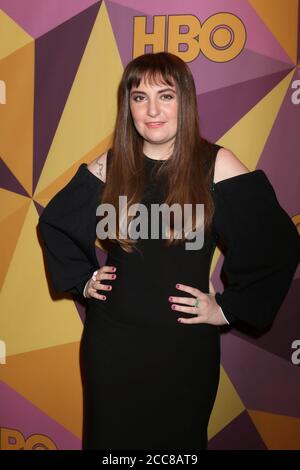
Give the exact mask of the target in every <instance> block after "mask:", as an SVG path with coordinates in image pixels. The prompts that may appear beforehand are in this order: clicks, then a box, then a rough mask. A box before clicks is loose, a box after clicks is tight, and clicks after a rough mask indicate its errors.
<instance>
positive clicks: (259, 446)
mask: <svg viewBox="0 0 300 470" xmlns="http://www.w3.org/2000/svg"><path fill="white" fill-rule="evenodd" d="M208 450H267V447H266V445H265V443H264V441H263V440H262V438H261V436H260V434H259V433H258V431H257V429H256V427H255V426H254V424H253V421H252V419H251V418H250V416H249V414H248V412H247V411H246V410H245V411H243V413H241V414H240V415H238V416H237V417H236V418H235V419H234V420H233V421H231V422H230V423H229V424H228V425H227V426H226V427H225V428H224V429H222V431H220V432H219V433H218V434H217V435H216V436H214V437H213V438H212V439H210V440H209V442H208Z"/></svg>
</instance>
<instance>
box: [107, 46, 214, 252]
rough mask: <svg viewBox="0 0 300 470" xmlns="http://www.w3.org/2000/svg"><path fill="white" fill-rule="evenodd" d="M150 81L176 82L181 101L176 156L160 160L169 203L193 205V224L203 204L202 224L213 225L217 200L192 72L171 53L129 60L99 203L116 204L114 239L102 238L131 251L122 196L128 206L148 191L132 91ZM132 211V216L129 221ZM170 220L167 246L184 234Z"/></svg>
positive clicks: (119, 93) (183, 239)
mask: <svg viewBox="0 0 300 470" xmlns="http://www.w3.org/2000/svg"><path fill="white" fill-rule="evenodd" d="M143 78H144V79H145V81H148V83H150V84H152V83H164V84H168V85H170V86H175V88H176V93H177V100H178V108H177V109H178V117H177V133H176V137H175V141H174V147H173V153H172V155H171V156H170V157H169V158H168V159H167V160H166V161H165V162H163V163H162V164H160V167H159V170H158V173H159V174H163V175H164V176H165V180H164V181H165V184H166V194H167V196H166V199H165V201H164V202H165V203H166V204H168V205H169V206H171V205H172V204H173V203H178V204H180V205H181V207H182V209H183V204H192V205H193V206H192V207H193V217H192V221H193V223H192V227H193V230H195V227H196V223H195V222H196V220H195V214H194V204H196V203H202V204H204V229H205V231H208V230H209V229H210V228H211V224H212V218H213V210H214V205H213V199H212V196H211V193H210V190H209V182H210V181H211V175H212V172H213V166H212V165H211V162H210V159H209V142H208V141H207V140H206V139H204V138H203V137H201V135H200V130H199V119H198V110H197V97H196V89H195V83H194V79H193V76H192V74H191V72H190V69H189V67H188V66H187V64H186V63H185V62H184V61H183V60H181V59H180V58H179V57H178V56H176V55H174V54H171V53H168V52H158V53H149V54H144V55H141V56H139V57H137V58H135V59H134V60H132V61H131V62H129V63H128V64H127V66H126V68H125V70H124V72H123V75H122V79H121V82H120V84H119V88H118V113H117V118H116V123H115V130H114V137H113V143H112V147H111V152H112V158H111V161H110V162H109V166H108V165H107V175H106V184H105V188H104V190H103V193H102V197H101V202H102V203H110V204H112V205H113V206H114V207H115V209H116V215H117V220H116V238H115V239H111V238H110V239H105V240H101V245H102V247H104V249H107V250H108V249H109V245H110V243H119V245H120V246H121V247H122V248H123V249H124V250H125V251H127V252H132V251H133V248H134V245H135V244H136V240H133V239H131V238H127V239H124V238H119V234H120V232H119V224H118V218H119V211H118V201H119V200H118V197H119V195H126V196H127V201H128V203H127V211H128V207H129V206H130V205H131V204H135V203H139V202H140V201H141V198H142V195H143V190H144V181H145V179H144V175H145V173H144V165H145V161H144V158H143V138H142V137H141V136H140V135H139V133H138V132H137V130H136V128H135V126H134V122H133V119H132V116H131V111H130V101H129V100H130V91H131V88H132V87H138V86H139V84H140V82H141V80H142V79H143ZM132 218H133V216H132V217H130V216H128V221H129V223H130V221H131V220H132ZM172 228H173V225H172V223H171V224H170V237H169V238H167V239H166V241H165V246H166V247H168V246H170V245H171V244H173V243H174V244H179V243H183V242H184V241H185V237H184V235H183V237H182V238H181V239H180V238H174V231H173V229H172Z"/></svg>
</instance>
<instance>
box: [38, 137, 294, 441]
mask: <svg viewBox="0 0 300 470" xmlns="http://www.w3.org/2000/svg"><path fill="white" fill-rule="evenodd" d="M219 148H220V147H219V146H218V145H215V144H211V159H212V162H211V163H212V164H214V160H215V157H216V154H217V151H218V149H219ZM111 157H112V156H111V152H109V153H108V163H109V160H110V158H111ZM144 160H145V169H146V184H145V193H144V198H143V201H142V202H143V203H144V204H145V205H148V204H151V203H162V202H163V193H162V191H161V188H162V184H161V183H159V181H158V180H155V178H154V179H153V178H152V175H153V174H155V169H156V168H158V166H159V165H160V164H161V161H155V160H152V159H150V158H149V157H146V156H144ZM104 184H105V183H103V182H101V181H100V180H99V179H98V178H97V177H96V176H94V175H93V174H92V173H90V172H89V170H88V168H87V165H86V164H82V165H80V167H79V169H78V171H77V173H76V174H75V176H74V177H73V178H72V180H71V181H70V182H69V183H68V185H67V186H66V187H65V188H63V189H62V190H61V191H60V192H59V193H58V194H57V195H56V196H55V197H54V198H53V199H52V200H51V201H50V203H49V204H48V205H47V207H46V208H45V210H44V212H43V214H42V216H41V217H40V221H39V227H40V231H41V235H42V239H43V241H44V245H45V255H46V261H47V267H48V270H49V274H50V278H51V281H52V284H53V287H54V289H56V290H57V291H58V292H69V293H72V294H74V295H82V291H83V288H84V285H85V283H86V281H87V280H88V279H89V278H90V277H91V275H92V273H93V271H94V270H95V269H97V268H99V266H98V262H97V258H96V254H95V243H94V242H95V238H96V235H95V230H96V223H97V220H96V216H95V214H96V207H97V206H98V204H99V197H100V193H101V190H102V189H103V187H104ZM211 191H212V195H213V198H214V203H215V215H214V230H213V231H212V232H211V234H210V236H209V237H205V242H204V246H203V247H202V249H200V250H185V248H184V244H182V245H179V246H177V247H170V248H168V249H166V248H164V247H163V243H162V242H163V240H161V239H150V238H149V239H148V240H140V241H139V247H140V248H141V250H140V253H138V252H134V253H130V254H129V253H127V252H124V251H123V250H122V249H120V248H119V247H118V246H117V245H115V246H114V247H113V249H112V250H111V251H109V253H108V258H107V261H106V265H109V266H116V267H117V271H116V274H117V278H116V280H114V281H103V283H108V284H111V285H112V286H113V288H112V290H111V291H105V292H103V291H102V293H105V295H106V296H107V300H106V301H101V300H97V299H87V312H86V321H85V325H84V330H83V336H82V353H83V365H84V367H83V382H84V416H85V419H84V440H83V448H84V449H173V450H174V449H179V450H180V449H205V448H206V446H207V426H208V421H209V417H210V414H211V411H212V408H213V405H214V400H215V397H216V393H217V388H218V383H219V371H220V338H219V332H220V329H219V328H218V327H216V326H213V325H209V324H190V325H187V324H180V323H178V322H177V318H179V317H185V318H190V315H188V314H185V313H182V312H176V311H174V310H172V309H171V308H170V302H169V300H168V298H169V296H172V295H174V296H187V297H188V296H189V294H187V293H183V292H182V291H179V290H178V289H176V287H175V285H176V284H177V283H183V284H186V285H190V286H193V287H196V288H199V289H200V290H201V291H203V292H207V293H208V292H209V272H210V265H211V260H212V256H213V253H214V249H215V246H216V243H217V241H218V237H220V238H221V239H222V241H223V242H224V243H225V245H226V248H227V251H226V256H225V262H224V271H225V274H226V276H227V279H228V285H227V286H226V288H225V290H224V292H223V293H217V294H216V301H217V302H218V304H219V305H220V306H221V307H222V309H223V312H224V314H225V316H226V317H227V319H228V320H229V321H230V323H235V322H237V321H244V322H246V323H247V324H249V325H252V326H255V327H258V328H261V327H265V326H268V325H270V324H271V323H272V321H273V319H274V317H275V315H276V313H277V311H278V309H279V307H280V305H281V303H282V301H283V299H284V297H285V295H286V293H287V291H288V289H289V285H290V283H291V281H292V279H293V275H294V273H295V270H296V268H297V264H298V262H299V259H300V242H299V236H298V233H297V230H296V228H295V226H294V224H293V223H292V221H291V220H290V218H289V216H288V214H287V213H286V212H285V211H284V210H283V209H282V208H281V206H280V205H279V203H278V201H277V199H276V196H275V193H274V190H273V188H272V186H271V184H270V182H269V180H268V178H267V176H266V175H265V173H264V172H263V171H262V170H255V171H252V172H250V173H247V174H243V175H239V176H235V177H232V178H229V179H227V180H223V181H221V182H219V183H217V184H213V183H212V181H211Z"/></svg>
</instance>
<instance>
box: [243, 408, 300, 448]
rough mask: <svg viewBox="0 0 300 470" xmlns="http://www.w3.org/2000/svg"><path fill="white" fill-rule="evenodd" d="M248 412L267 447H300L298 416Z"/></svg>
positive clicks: (299, 420)
mask: <svg viewBox="0 0 300 470" xmlns="http://www.w3.org/2000/svg"><path fill="white" fill-rule="evenodd" d="M248 413H249V416H250V417H251V419H252V421H253V423H254V424H255V427H256V429H257V430H258V432H259V434H260V435H261V437H262V439H263V440H264V442H265V444H266V446H267V447H268V449H270V450H298V449H300V419H299V418H294V417H292V416H283V415H276V414H272V413H264V412H262V411H253V410H252V411H251V410H248Z"/></svg>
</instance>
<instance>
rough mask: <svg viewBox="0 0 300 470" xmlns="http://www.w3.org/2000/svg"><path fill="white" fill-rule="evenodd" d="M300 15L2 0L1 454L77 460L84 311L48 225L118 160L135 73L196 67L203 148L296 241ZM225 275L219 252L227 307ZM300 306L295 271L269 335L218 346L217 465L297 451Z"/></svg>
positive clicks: (227, 3)
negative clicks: (55, 274) (62, 282)
mask: <svg viewBox="0 0 300 470" xmlns="http://www.w3.org/2000/svg"><path fill="white" fill-rule="evenodd" d="M299 12H300V7H299V1H298V0H289V1H285V0H276V1H275V0H263V1H261V0H248V1H247V0H240V1H235V0H201V1H198V0H185V1H184V2H182V1H179V0H178V1H177V0H173V1H171V0H165V1H163V2H162V1H160V0H152V1H151V2H149V1H147V0H114V1H109V0H106V1H95V0H76V1H74V0H64V1H63V2H62V1H60V0H27V1H23V0H0V155H1V169H0V175H1V230H0V237H1V263H0V282H1V304H0V309H1V315H0V397H1V400H0V448H1V449H2V450H5V449H81V439H82V419H83V417H82V386H81V378H80V368H79V346H80V339H81V334H82V330H83V322H84V318H85V313H84V305H83V304H81V303H79V302H78V301H75V300H74V299H73V298H72V297H71V296H58V295H56V294H55V293H54V292H53V291H52V289H51V286H49V283H48V280H47V275H46V271H45V265H44V260H43V254H42V249H41V244H40V240H39V236H38V232H37V222H38V217H39V214H41V212H42V210H43V207H44V206H45V205H46V204H47V202H48V201H49V200H50V199H51V198H52V197H53V195H54V194H55V193H56V192H57V191H58V190H59V189H60V188H62V187H63V186H64V185H65V184H66V183H67V182H68V181H69V180H70V178H71V177H72V176H73V175H74V173H75V172H76V170H77V168H78V166H79V165H80V164H81V163H82V162H89V161H91V160H92V159H94V158H96V157H97V156H98V155H100V154H101V153H103V152H104V151H105V150H107V149H108V148H109V147H110V145H111V141H112V133H113V126H114V121H115V117H116V91H117V86H118V83H119V80H120V77H121V74H122V71H123V69H124V67H125V65H126V64H127V63H128V62H129V61H130V60H132V58H134V57H136V56H138V55H141V54H143V53H145V52H152V51H153V52H159V51H169V52H172V53H174V54H177V55H178V56H179V57H181V58H182V59H183V60H185V61H186V62H187V63H188V65H189V67H190V69H191V71H192V73H193V76H194V78H195V83H196V89H197V98H198V108H199V117H200V126H201V132H202V134H203V136H205V137H206V138H208V139H209V140H210V141H212V142H216V143H218V144H220V145H222V146H224V147H227V148H229V149H231V150H232V151H233V152H234V153H235V154H236V155H237V156H238V158H240V160H241V161H242V162H243V163H244V164H245V165H246V166H247V167H248V168H249V169H250V170H254V169H258V168H260V169H263V170H264V171H265V172H266V174H267V176H268V178H269V179H270V181H271V183H272V185H273V187H274V189H275V191H276V195H277V198H278V200H279V202H280V204H281V206H282V207H283V208H284V209H285V210H286V211H287V212H288V214H289V215H290V217H291V219H292V220H293V222H294V223H295V225H298V227H299V225H300V207H299V202H300V185H299V181H300V162H299V148H300V68H299V56H300V35H299V23H300V21H299V18H300V16H299V14H300V13H299ZM96 249H97V255H98V256H99V262H100V263H101V264H103V263H104V262H105V259H106V255H105V253H104V252H103V251H102V250H101V249H100V247H99V245H98V244H97V246H96ZM222 263H223V255H222V253H221V252H220V251H219V249H217V250H216V251H215V254H214V258H213V262H212V268H211V281H212V284H213V286H214V289H215V290H216V291H222V290H223V284H222V282H221V280H220V272H221V267H222ZM299 291H300V270H299V268H298V271H297V272H296V274H295V276H294V280H293V283H292V285H291V287H290V290H289V292H288V295H287V297H286V298H285V300H284V303H283V304H282V306H281V308H280V311H279V313H278V315H277V318H276V320H275V322H274V324H273V326H272V328H271V329H270V330H269V331H267V332H264V333H260V334H257V333H256V334H255V333H254V332H253V331H250V330H247V329H245V330H241V329H239V330H238V329H229V330H228V331H224V332H223V333H222V336H221V341H222V364H221V378H220V385H219V391H218V395H217V399H216V402H215V407H214V410H213V413H212V416H211V419H210V423H209V448H210V449H300V407H299V385H300V380H299V363H300V316H299ZM189 398H190V397H188V399H189Z"/></svg>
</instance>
